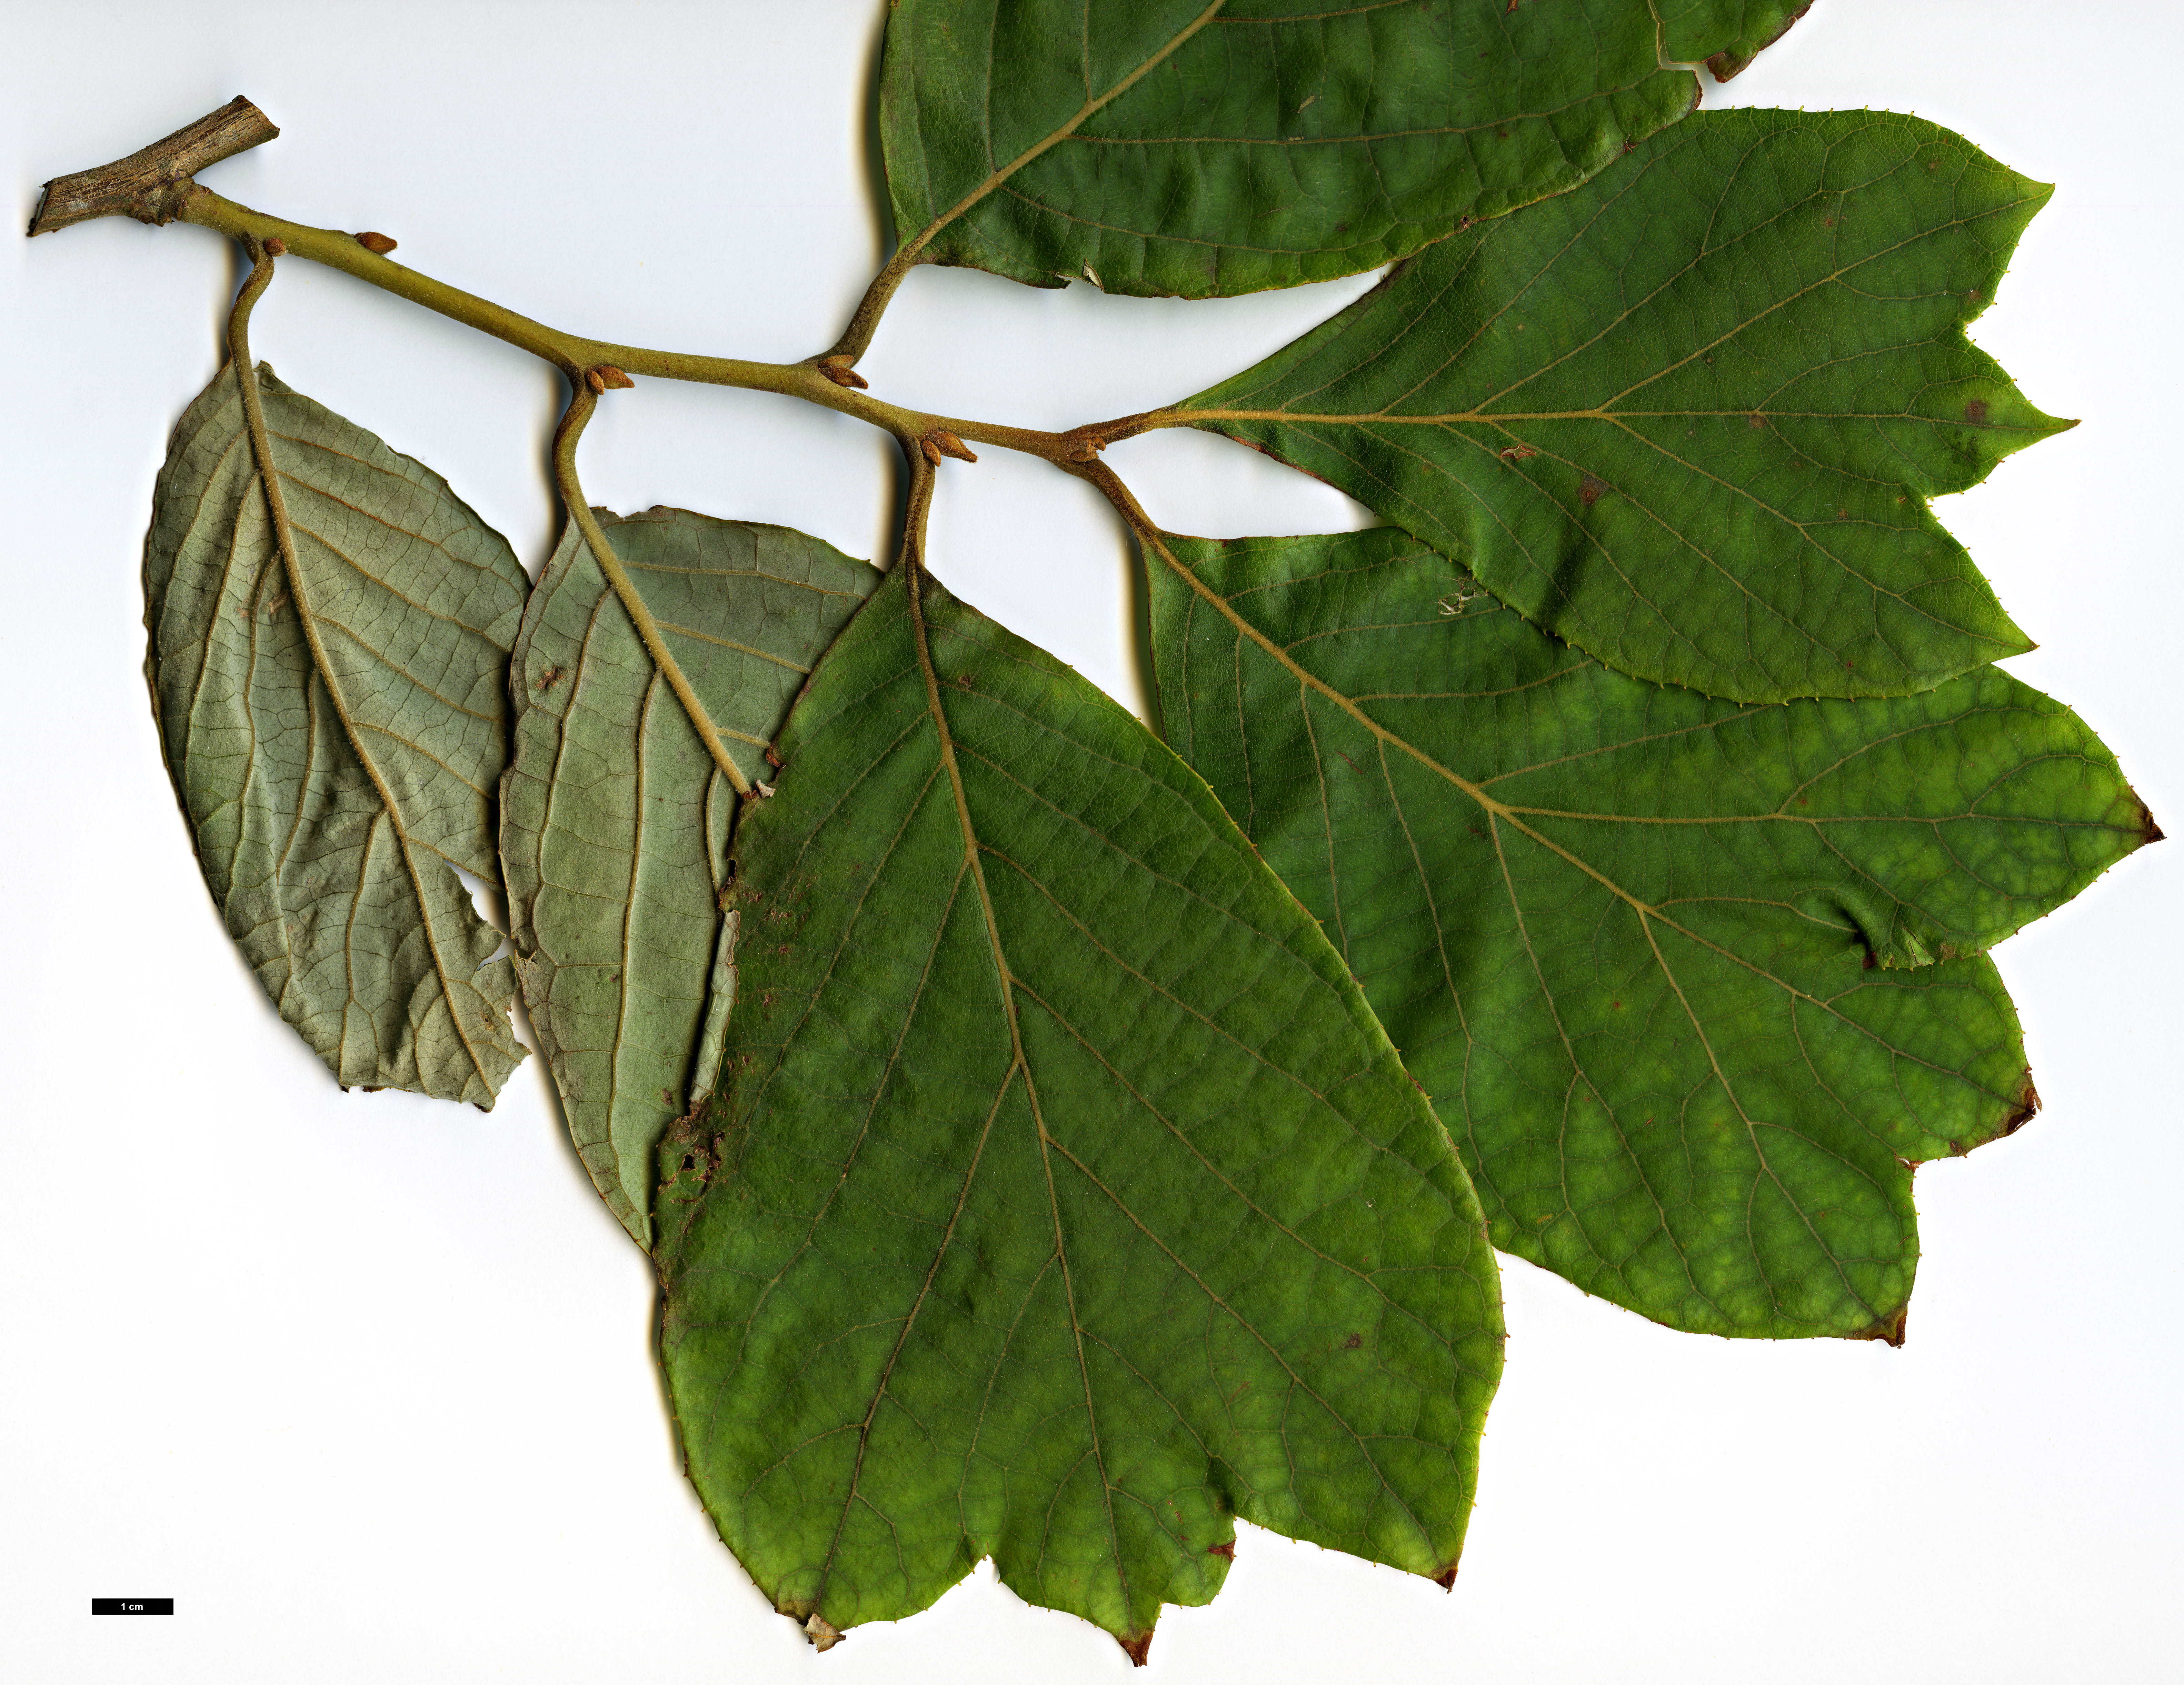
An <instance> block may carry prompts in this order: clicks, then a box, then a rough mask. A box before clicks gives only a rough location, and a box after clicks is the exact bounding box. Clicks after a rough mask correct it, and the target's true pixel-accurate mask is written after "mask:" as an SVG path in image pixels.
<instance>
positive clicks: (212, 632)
mask: <svg viewBox="0 0 2184 1685" xmlns="http://www.w3.org/2000/svg"><path fill="white" fill-rule="evenodd" d="M259 384H260V391H261V392H262V394H263V401H264V405H265V420H266V430H267V435H268V440H269V443H270V451H271V455H272V458H273V462H272V469H273V471H274V472H275V473H276V475H278V482H279V485H280V487H281V494H282V499H283V502H284V504H285V507H286V510H287V526H288V530H289V531H290V533H291V534H292V542H293V547H294V549H293V555H292V558H289V559H288V560H292V563H293V567H294V572H293V576H291V573H290V571H289V569H288V566H287V562H285V561H284V559H283V557H282V554H281V543H280V541H279V538H278V536H277V532H276V526H275V524H274V523H273V522H272V521H271V520H270V519H269V517H268V515H267V509H266V497H265V481H264V478H263V474H264V467H265V465H264V464H260V463H259V462H257V461H256V460H255V459H253V453H252V449H251V445H250V440H249V435H248V429H247V427H246V425H245V421H244V415H243V406H242V395H241V393H240V392H239V391H238V389H237V384H236V378H235V370H234V368H233V366H232V365H230V366H229V367H228V368H226V369H224V370H221V371H220V374H219V375H216V376H215V377H214V380H213V382H212V384H211V385H210V386H207V387H206V388H205V390H204V391H203V392H202V393H200V394H199V395H198V398H197V399H196V401H195V402H194V403H192V404H191V405H190V407H189V409H188V410H187V412H186V413H185V414H183V416H182V419H181V422H180V423H179V424H178V425H176V427H175V437H174V441H173V443H172V445H171V446H170V449H169V451H168V455H167V461H166V464H165V466H164V467H163V468H162V469H161V470H160V471H159V487H158V490H157V491H156V492H155V493H154V495H153V515H152V531H151V533H150V535H149V537H148V538H147V539H146V541H145V546H144V590H145V596H146V598H147V601H148V607H147V609H146V613H145V624H146V626H147V627H148V630H149V631H150V633H151V653H150V656H149V659H148V661H147V663H146V672H147V676H148V677H149V679H150V680H151V683H152V692H153V707H154V711H155V713H156V714H157V715H158V718H159V739H160V743H161V746H162V748H164V751H165V754H166V758H167V767H168V770H169V771H170V772H171V773H172V774H173V776H174V780H175V793H176V795H177V796H178V797H179V798H181V804H182V810H183V812H184V813H185V814H186V815H187V817H188V819H189V821H190V826H191V830H192V839H193V840H194V842H195V843H196V845H197V851H198V860H199V862H200V863H201V864H202V865H203V868H204V874H205V881H206V883H207V884H208V885H209V887H211V890H212V893H213V899H214V901H216V902H217V903H218V904H220V911H221V914H222V915H223V917H224V918H225V920H226V925H227V929H228V933H229V934H230V935H231V936H232V937H234V938H235V940H236V943H237V945H238V946H239V947H241V948H242V952H243V954H244V956H245V957H246V958H247V959H248V960H249V962H250V965H251V968H252V969H253V970H254V971H256V972H257V974H258V980H259V982H261V983H262V984H264V985H265V992H266V993H267V994H269V995H270V996H271V997H272V998H273V1001H274V1004H276V1006H278V1007H279V1008H280V1009H281V1016H282V1017H283V1018H285V1019H287V1020H288V1022H289V1023H291V1024H292V1025H293V1026H295V1027H296V1030H297V1032H298V1033H299V1034H300V1035H302V1037H304V1040H305V1041H306V1042H308V1043H309V1044H310V1046H311V1048H312V1049H313V1051H315V1053H317V1054H318V1055H319V1056H320V1058H321V1059H325V1060H326V1064H327V1065H328V1067H329V1068H330V1069H331V1071H333V1073H334V1075H335V1076H337V1077H338V1078H339V1079H340V1080H341V1081H342V1082H343V1083H344V1084H348V1085H351V1086H356V1087H366V1088H378V1087H399V1088H411V1089H415V1090H416V1091H417V1092H418V1093H425V1094H434V1095H438V1096H440V1097H442V1098H448V1099H461V1100H470V1101H473V1102H475V1103H476V1104H478V1105H480V1106H483V1107H487V1108H488V1109H489V1108H490V1107H491V1105H492V1104H493V1096H494V1094H495V1093H498V1092H499V1087H500V1085H501V1083H502V1082H504V1080H506V1078H507V1076H508V1073H509V1072H510V1071H512V1070H513V1069H514V1068H515V1064H516V1062H517V1061H518V1060H519V1059H521V1058H522V1057H523V1049H522V1048H521V1046H520V1045H519V1044H518V1043H516V1041H515V1037H514V1035H513V1034H512V1032H510V1028H509V1023H508V1008H509V1001H510V997H511V996H512V995H513V993H515V984H514V980H513V978H512V977H511V976H510V971H509V967H508V965H507V962H506V961H505V960H496V961H493V963H491V964H488V963H487V956H488V955H490V954H492V953H493V950H494V949H495V948H498V947H499V945H500V936H499V932H498V931H494V930H493V928H492V927H491V926H488V925H487V924H486V923H485V922H484V921H483V920H481V919H480V918H479V917H478V916H477V914H476V912H475V911H474V910H473V909H472V908H471V899H470V895H469V893H468V892H467V891H466V890H465V888H464V887H463V884H462V881H461V880H460V878H458V877H457V876H455V874H454V870H453V868H454V867H456V866H460V867H461V868H462V869H463V870H465V871H468V872H473V873H475V874H476V875H477V876H479V877H481V878H483V879H485V880H486V881H487V882H491V883H498V882H499V881H500V869H499V864H498V862H497V860H496V859H495V857H494V853H493V790H494V787H495V786H496V785H497V784H498V782H499V779H500V775H501V770H502V768H503V767H504V765H506V764H507V758H508V696H507V690H506V673H507V663H508V651H509V646H510V643H511V642H513V641H514V639H515V630H516V626H517V625H518V623H519V621H520V620H521V616H522V613H523V598H524V592H525V591H526V588H527V587H528V584H529V581H527V580H526V578H525V577H524V574H523V570H522V568H521V567H520V566H519V565H518V564H517V563H516V560H515V554H514V553H513V552H511V551H510V549H509V548H508V545H507V543H506V542H505V541H504V540H503V539H502V538H501V537H500V535H499V533H497V532H494V531H493V530H492V529H491V528H489V527H487V526H486V525H485V524H484V523H483V522H482V521H481V520H479V519H478V518H477V516H476V514H474V513H473V512H472V511H471V509H469V508H468V507H466V506H465V504H464V503H462V502H461V501H460V499H459V498H456V497H455V495H454V492H451V491H449V490H448V485H447V482H446V481H443V480H442V479H441V478H440V477H439V475H437V474H434V473H432V471H431V470H429V469H426V468H425V467H424V466H423V465H421V464H419V463H416V462H413V461H412V460H410V459H409V458H408V457H406V456H401V455H398V454H397V453H395V452H393V451H391V450H389V449H388V448H387V446H386V445H385V444H383V443H382V442H380V441H379V440H378V439H376V438H374V437H372V436H371V435H370V434H369V433H367V432H365V431H364V430H363V429H362V428H360V427H357V426H355V425H352V424H351V423H349V422H348V421H345V420H343V419H342V418H341V417H340V416H338V415H336V414H334V413H333V412H332V411H331V410H329V409H326V408H324V407H323V406H321V405H320V404H317V403H313V402H312V401H311V400H310V399H309V398H305V397H304V396H303V395H302V394H301V393H299V392H292V391H290V390H289V389H288V388H287V386H283V385H281V382H280V381H277V380H276V379H275V378H274V375H273V371H272V370H270V369H269V368H266V367H265V366H264V365H263V364H260V365H259ZM298 583H300V586H301V589H300V591H298V590H297V589H294V588H292V587H294V586H296V585H297V584H298Z"/></svg>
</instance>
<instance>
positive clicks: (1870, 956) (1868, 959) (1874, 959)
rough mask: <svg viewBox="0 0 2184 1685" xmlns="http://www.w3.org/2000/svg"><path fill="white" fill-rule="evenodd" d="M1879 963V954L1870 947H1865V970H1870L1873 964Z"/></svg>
mask: <svg viewBox="0 0 2184 1685" xmlns="http://www.w3.org/2000/svg"><path fill="white" fill-rule="evenodd" d="M1879 964H1880V955H1879V954H1875V952H1874V951H1873V950H1872V949H1871V948H1867V949H1866V950H1865V966H1864V969H1865V970H1869V971H1870V970H1872V969H1873V968H1874V967H1875V966H1876V965H1879Z"/></svg>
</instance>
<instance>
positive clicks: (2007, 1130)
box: [2002, 1071, 2040, 1135]
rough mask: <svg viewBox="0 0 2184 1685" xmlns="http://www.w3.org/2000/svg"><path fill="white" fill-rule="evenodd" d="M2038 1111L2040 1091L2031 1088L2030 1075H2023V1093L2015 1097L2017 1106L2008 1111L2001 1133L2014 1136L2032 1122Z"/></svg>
mask: <svg viewBox="0 0 2184 1685" xmlns="http://www.w3.org/2000/svg"><path fill="white" fill-rule="evenodd" d="M2039 1110H2040V1091H2039V1090H2038V1089H2037V1088H2036V1087H2033V1086H2032V1073H2031V1071H2026V1072H2025V1092H2024V1093H2021V1094H2020V1095H2019V1096H2018V1097H2017V1104H2015V1105H2014V1106H2012V1107H2011V1108H2010V1109H2009V1116H2008V1117H2005V1118H2004V1119H2003V1121H2002V1132H2003V1134H2004V1135H2014V1134H2016V1133H2017V1132H2018V1131H2019V1130H2020V1129H2022V1128H2024V1127H2025V1125H2026V1124H2028V1123H2030V1122H2031V1121H2032V1120H2033V1117H2034V1116H2035V1115H2036V1114H2037V1113H2038V1111H2039Z"/></svg>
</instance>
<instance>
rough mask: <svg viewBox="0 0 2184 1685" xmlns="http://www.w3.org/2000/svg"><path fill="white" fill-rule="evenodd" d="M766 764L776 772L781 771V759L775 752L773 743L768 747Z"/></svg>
mask: <svg viewBox="0 0 2184 1685" xmlns="http://www.w3.org/2000/svg"><path fill="white" fill-rule="evenodd" d="M766 765H768V766H770V767H772V769H773V770H775V771H776V772H778V771H780V770H781V757H780V756H779V755H777V754H775V753H774V752H773V745H772V743H768V744H767V745H766Z"/></svg>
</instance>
